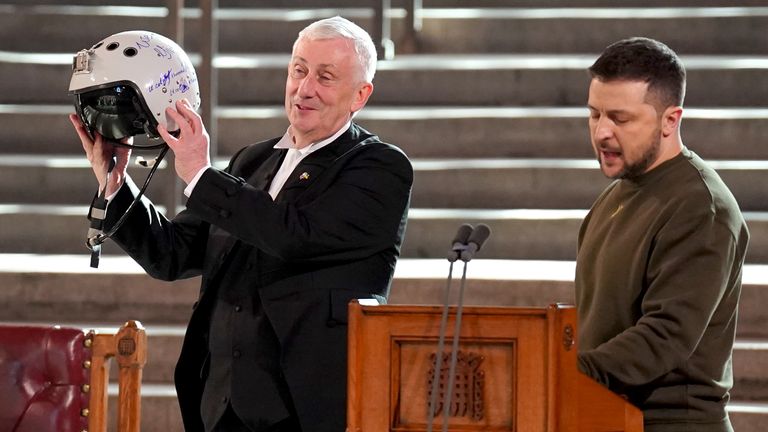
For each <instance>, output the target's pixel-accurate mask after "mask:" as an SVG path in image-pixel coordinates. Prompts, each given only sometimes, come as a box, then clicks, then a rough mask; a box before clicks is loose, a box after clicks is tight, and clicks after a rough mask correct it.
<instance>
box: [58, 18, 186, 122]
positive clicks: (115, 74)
mask: <svg viewBox="0 0 768 432" xmlns="http://www.w3.org/2000/svg"><path fill="white" fill-rule="evenodd" d="M120 86H130V87H132V88H133V90H134V91H135V93H136V94H137V95H138V97H139V99H140V105H141V108H142V110H143V111H144V112H143V113H140V114H142V115H143V116H144V117H146V120H147V121H148V124H147V126H148V127H147V126H145V130H146V132H147V134H148V135H150V136H153V135H154V137H156V134H157V131H156V130H155V128H156V127H157V125H163V126H164V127H165V128H166V129H167V130H168V131H171V132H172V131H176V130H178V126H177V125H176V123H175V122H174V121H173V119H171V118H170V117H168V116H167V115H166V114H165V109H166V108H167V107H173V106H174V105H175V103H176V101H178V100H181V99H187V100H188V101H189V103H190V104H191V105H192V107H193V109H198V108H199V107H200V88H199V85H198V80H197V74H196V72H195V68H194V66H193V65H192V62H191V61H190V59H189V57H188V56H187V54H186V53H185V52H184V50H183V49H182V48H181V47H180V46H179V45H178V44H176V42H174V41H172V40H171V39H168V38H167V37H165V36H162V35H160V34H157V33H153V32H150V31H142V30H134V31H125V32H121V33H116V34H114V35H112V36H109V37H107V38H105V39H103V40H102V41H100V42H98V43H96V44H95V45H93V46H92V47H91V48H90V49H86V50H82V51H80V52H78V53H77V54H76V55H75V57H74V59H73V64H72V79H71V81H70V83H69V93H70V94H72V95H75V105H76V108H77V109H78V113H82V108H83V107H81V106H78V104H80V103H82V102H80V101H81V100H82V98H81V97H79V96H83V95H86V94H88V92H94V91H98V90H104V89H109V88H112V87H115V88H117V87H120Z"/></svg>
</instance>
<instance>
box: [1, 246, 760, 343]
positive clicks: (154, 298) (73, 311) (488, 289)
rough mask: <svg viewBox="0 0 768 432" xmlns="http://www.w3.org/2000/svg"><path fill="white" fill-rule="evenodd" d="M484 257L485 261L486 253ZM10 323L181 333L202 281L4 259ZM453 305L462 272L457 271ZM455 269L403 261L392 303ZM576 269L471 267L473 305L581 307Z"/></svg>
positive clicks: (750, 297)
mask: <svg viewBox="0 0 768 432" xmlns="http://www.w3.org/2000/svg"><path fill="white" fill-rule="evenodd" d="M479 256H482V251H481V252H480V254H479ZM0 257H1V258H2V260H0V286H2V287H3V289H2V290H0V306H1V307H0V310H2V311H3V314H2V315H1V316H0V320H2V321H26V322H30V321H34V322H56V321H61V322H65V323H66V322H90V323H116V324H119V323H122V322H125V321H126V320H129V319H137V320H140V321H141V322H142V323H144V324H145V325H147V326H149V325H152V324H161V325H181V324H184V323H186V322H187V320H188V319H189V316H190V314H191V306H192V304H193V303H194V302H195V300H196V299H197V295H198V291H199V279H198V278H192V279H187V280H181V281H176V282H163V281H158V280H154V279H151V278H150V277H149V276H147V275H146V274H144V273H143V271H142V270H141V268H139V266H138V265H137V264H135V263H134V262H133V261H131V260H130V259H129V258H127V257H119V256H104V257H102V262H101V266H100V268H99V269H92V268H90V267H89V266H88V256H87V255H86V254H82V255H31V254H2V255H0ZM455 267H456V268H455V269H454V275H453V278H454V282H453V289H452V291H451V292H452V297H451V298H452V301H453V302H456V301H457V298H458V297H457V296H458V286H459V281H458V279H459V278H460V275H461V270H462V268H461V267H462V266H461V265H456V266H455ZM448 271H449V266H448V263H447V262H446V261H445V260H444V259H407V258H404V259H401V260H400V261H399V262H398V265H397V268H396V270H395V277H394V281H393V284H392V290H391V293H390V301H391V302H392V303H396V304H433V305H434V304H441V303H442V301H443V298H444V294H443V292H444V289H445V280H446V277H447V275H448ZM574 271H575V263H574V262H573V261H552V260H494V259H484V258H478V259H476V260H474V261H472V262H471V263H469V265H468V266H467V283H466V289H465V293H464V303H465V304H466V305H477V306H484V305H486V306H493V305H495V306H542V307H543V306H546V305H548V304H551V303H555V302H564V303H573V275H574ZM766 302H768V265H756V264H747V265H745V267H744V276H743V289H742V296H741V303H740V309H739V325H738V336H739V338H753V339H768V329H767V328H766V326H765V322H766V320H768V310H766V308H764V307H763V305H765V304H766Z"/></svg>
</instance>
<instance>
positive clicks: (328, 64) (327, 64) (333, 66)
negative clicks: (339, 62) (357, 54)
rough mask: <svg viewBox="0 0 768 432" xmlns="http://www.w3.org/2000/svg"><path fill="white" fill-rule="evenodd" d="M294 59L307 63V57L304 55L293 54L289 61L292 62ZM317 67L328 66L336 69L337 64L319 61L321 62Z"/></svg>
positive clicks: (326, 67)
mask: <svg viewBox="0 0 768 432" xmlns="http://www.w3.org/2000/svg"><path fill="white" fill-rule="evenodd" d="M296 60H298V61H300V62H302V63H308V62H307V59H305V58H304V57H301V56H293V58H292V59H291V63H293V62H294V61H296ZM318 67H319V68H325V69H328V68H333V69H338V66H336V65H335V64H333V63H321V64H319V65H318Z"/></svg>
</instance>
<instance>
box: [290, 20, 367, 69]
mask: <svg viewBox="0 0 768 432" xmlns="http://www.w3.org/2000/svg"><path fill="white" fill-rule="evenodd" d="M336 38H344V39H349V40H351V41H352V43H353V44H354V48H355V53H356V54H357V60H358V63H359V64H360V69H361V70H362V72H363V78H364V80H365V81H366V82H369V83H370V82H373V76H374V75H375V74H376V45H374V44H373V40H372V39H371V35H369V34H368V32H367V31H365V30H363V29H362V28H361V27H360V26H358V25H357V24H355V23H353V22H352V21H350V20H348V19H346V18H342V17H340V16H338V15H337V16H335V17H332V18H326V19H322V20H319V21H315V22H313V23H312V24H310V25H308V26H306V27H304V29H303V30H302V31H300V32H299V37H298V38H296V41H295V42H294V43H293V49H294V50H295V49H296V44H298V42H299V40H300V39H307V40H322V39H336Z"/></svg>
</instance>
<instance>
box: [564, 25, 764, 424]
mask: <svg viewBox="0 0 768 432" xmlns="http://www.w3.org/2000/svg"><path fill="white" fill-rule="evenodd" d="M589 72H590V74H591V76H592V81H591V83H590V86H589V101H588V107H589V130H590V135H591V140H592V146H593V148H594V151H595V154H596V156H597V160H598V161H599V163H600V169H601V170H602V171H603V173H604V174H605V175H606V176H607V177H610V178H612V179H615V181H614V182H612V183H611V184H610V186H608V187H607V188H606V189H605V191H603V193H602V194H601V195H600V196H599V197H598V199H597V201H595V203H594V204H593V206H592V209H591V210H590V212H589V214H588V215H587V217H586V218H585V220H584V222H583V224H582V226H581V230H580V232H579V243H578V244H579V246H578V257H577V265H576V304H577V308H578V316H579V339H578V341H579V342H578V343H579V368H580V369H581V370H582V371H583V372H584V373H586V374H587V375H589V376H591V377H592V378H594V379H595V380H597V381H598V382H600V383H602V384H604V385H605V386H607V387H608V388H610V389H611V390H613V391H615V392H617V393H619V394H622V395H625V396H626V397H627V398H628V399H629V400H630V401H631V402H632V403H634V404H636V405H637V406H638V407H640V408H641V409H642V410H643V414H644V419H645V430H646V431H651V432H667V431H675V432H681V431H696V432H710V431H711V432H727V431H732V430H733V429H732V427H731V423H730V420H729V419H728V414H727V412H726V410H725V406H726V403H727V402H728V398H729V393H728V392H729V390H730V388H731V386H732V384H733V376H732V371H731V354H732V349H733V341H734V338H735V334H736V317H737V307H738V302H739V295H740V291H741V273H742V265H743V262H744V255H745V251H746V249H747V243H748V241H749V233H748V231H747V227H746V224H745V222H744V218H743V216H742V214H741V211H740V210H739V206H738V204H737V203H736V200H735V199H734V197H733V195H732V194H731V192H730V191H729V190H728V188H727V186H726V185H725V184H724V183H723V181H722V180H721V179H720V177H719V176H718V175H717V173H716V172H715V171H714V170H713V169H712V168H710V167H709V166H708V165H707V164H706V163H705V162H704V161H702V159H701V158H699V156H697V155H696V154H695V153H694V152H692V151H690V150H688V149H687V148H686V147H685V146H684V145H683V142H682V139H681V136H680V122H681V119H682V115H683V108H682V105H683V98H684V96H685V69H684V67H683V65H682V63H681V61H680V59H679V58H678V57H677V55H676V54H675V53H674V52H673V51H672V50H671V49H670V48H668V47H667V46H666V45H664V44H662V43H660V42H658V41H655V40H652V39H647V38H631V39H626V40H622V41H619V42H616V43H614V44H612V45H610V46H609V47H608V48H606V49H605V51H604V52H603V53H602V55H601V56H600V57H599V58H598V59H597V61H595V63H594V64H593V65H592V66H591V67H590V68H589Z"/></svg>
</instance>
